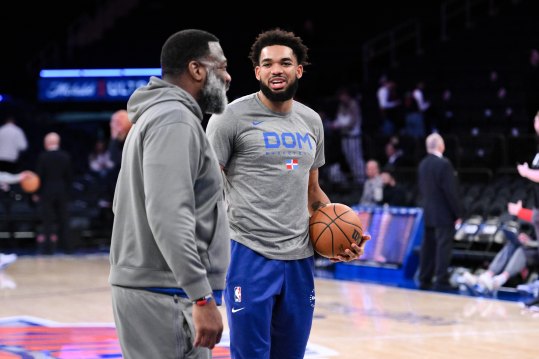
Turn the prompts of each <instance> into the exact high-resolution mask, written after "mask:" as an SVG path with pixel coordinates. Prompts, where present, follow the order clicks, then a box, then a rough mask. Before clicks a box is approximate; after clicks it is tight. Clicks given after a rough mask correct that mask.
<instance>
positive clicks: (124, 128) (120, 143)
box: [99, 110, 132, 225]
mask: <svg viewBox="0 0 539 359" xmlns="http://www.w3.org/2000/svg"><path fill="white" fill-rule="evenodd" d="M131 126H132V123H131V121H129V117H128V116H127V111H126V110H118V111H116V112H114V113H113V114H112V116H111V117H110V140H109V146H108V149H107V154H108V157H109V158H110V160H111V161H112V163H113V165H112V167H111V169H110V170H109V171H108V175H107V177H106V191H105V195H104V198H102V199H101V200H100V202H99V206H100V207H102V208H107V209H110V208H111V206H112V199H113V198H114V189H115V187H116V180H117V179H118V174H119V173H120V165H121V163H122V152H123V148H124V143H125V139H126V138H127V134H128V133H129V130H130V129H131ZM110 212H111V211H108V213H107V214H106V215H105V217H106V218H105V221H107V222H108V223H109V224H110V225H112V217H111V216H112V213H110Z"/></svg>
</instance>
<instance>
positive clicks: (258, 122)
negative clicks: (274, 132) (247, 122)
mask: <svg viewBox="0 0 539 359" xmlns="http://www.w3.org/2000/svg"><path fill="white" fill-rule="evenodd" d="M262 122H264V121H253V122H252V124H253V126H258V125H260V124H261V123H262Z"/></svg>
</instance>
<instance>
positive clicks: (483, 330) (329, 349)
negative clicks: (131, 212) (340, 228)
mask: <svg viewBox="0 0 539 359" xmlns="http://www.w3.org/2000/svg"><path fill="white" fill-rule="evenodd" d="M108 269H109V268H108V257H107V256H106V255H104V254H102V255H90V256H51V257H33V256H28V257H21V258H19V260H18V261H17V262H15V263H14V264H12V266H10V267H9V268H7V269H5V270H4V271H1V272H0V359H8V358H78V359H90V358H104V357H108V358H110V357H121V356H120V354H119V347H118V345H117V341H115V337H114V336H115V332H114V329H113V317H112V310H111V304H110V291H109V286H108V283H107V277H108ZM222 314H223V318H224V319H225V320H226V315H225V314H224V312H222ZM17 318H22V319H23V322H25V320H26V321H30V322H32V320H35V319H36V318H37V319H41V320H43V321H48V322H50V323H54V325H55V326H60V327H61V326H68V327H69V326H79V325H81V326H84V327H92V328H96V327H100V326H101V327H102V328H106V329H108V330H109V332H108V333H109V334H108V336H106V335H105V336H103V335H102V336H101V338H103V341H106V342H107V343H102V346H101V347H100V348H101V349H100V350H101V352H100V353H101V354H99V351H96V353H98V354H89V352H88V351H86V352H84V354H82V353H83V351H81V352H79V353H81V354H73V352H71V354H68V352H67V351H66V350H67V349H65V350H64V349H62V348H73V347H76V346H77V336H73V337H70V338H67V339H66V334H65V332H62V333H61V334H59V333H58V332H57V335H60V336H61V338H63V339H62V340H63V341H65V340H71V343H68V344H69V345H66V344H65V343H64V344H62V346H61V347H60V349H56V350H55V351H48V356H46V355H41V354H40V353H41V351H40V350H43V351H46V348H45V347H39V346H35V345H34V346H32V344H31V343H32V340H38V339H35V338H41V337H32V336H29V335H28V334H26V335H25V336H24V340H26V341H25V342H24V343H25V344H24V346H27V347H28V348H29V349H28V348H27V349H25V350H26V352H25V353H26V354H24V356H23V355H22V354H21V355H20V356H17V355H15V354H13V353H15V352H16V350H15V349H17V348H16V343H15V344H14V342H13V340H14V339H13V338H17V340H20V339H21V338H22V337H21V334H20V331H21V329H20V328H18V327H17V326H21V325H22V324H20V322H17V323H19V324H16V325H14V324H9V323H12V322H13V320H15V319H17ZM28 318H30V319H28ZM1 320H4V325H2V321H1ZM10 320H11V321H10ZM5 323H8V324H5ZM22 326H24V325H22ZM56 329H58V328H56ZM64 329H65V328H64ZM34 334H35V333H34ZM79 334H80V333H79ZM43 335H44V334H43ZM47 335H51V334H50V333H49V334H47ZM57 338H59V337H57ZM81 338H82V337H81ZM224 338H226V336H224ZM81 340H82V339H81ZM225 342H226V339H225ZM29 343H30V344H29ZM537 343H539V314H536V313H533V312H530V311H526V310H523V309H521V308H520V306H519V305H518V303H516V302H510V301H501V300H493V299H478V298H473V297H468V296H464V295H454V294H443V293H436V292H425V291H418V290H413V289H404V288H396V287H390V286H384V285H378V284H370V283H362V282H348V281H336V280H331V279H317V281H316V309H315V320H314V324H313V329H312V333H311V337H310V340H309V349H308V354H307V355H306V357H305V358H317V359H323V358H327V359H332V358H342V359H357V358H361V359H368V358H440V359H442V358H447V359H457V358H520V359H527V358H530V359H531V358H539V348H538V346H537ZM225 345H226V343H225ZM56 347H57V348H58V347H59V346H58V345H56ZM105 347H106V348H107V349H106V350H108V351H109V352H107V353H106V355H105V354H104V353H105V352H106V350H105V349H104V348H105ZM14 348H15V349H14ZM40 348H42V349H40ZM43 348H45V349H43ZM17 350H19V349H17ZM70 350H71V349H70ZM114 350H115V351H116V354H115V355H116V356H115V355H111V353H110V351H114ZM28 353H33V354H28ZM75 353H77V352H75ZM226 353H227V351H226V350H225V349H222V350H221V349H220V351H214V358H228V357H229V356H228V355H227V354H226ZM40 355H41V356H40Z"/></svg>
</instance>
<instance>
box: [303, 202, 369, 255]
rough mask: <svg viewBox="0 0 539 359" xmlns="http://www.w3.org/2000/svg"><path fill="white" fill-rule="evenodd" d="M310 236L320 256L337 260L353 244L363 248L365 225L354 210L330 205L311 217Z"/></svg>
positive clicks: (344, 206) (336, 204) (339, 204)
mask: <svg viewBox="0 0 539 359" xmlns="http://www.w3.org/2000/svg"><path fill="white" fill-rule="evenodd" d="M309 235H310V237H311V243H312V244H313V248H314V250H315V251H316V252H317V253H318V254H320V255H321V256H323V257H326V258H335V257H336V256H338V255H339V254H341V253H344V251H345V250H346V249H347V248H351V246H352V243H356V244H357V245H358V246H361V241H362V237H363V225H362V224H361V221H360V219H359V216H358V215H357V213H356V212H355V211H354V210H353V209H352V208H350V207H348V206H347V205H344V204H342V203H330V204H328V205H326V206H325V207H322V208H320V209H318V210H317V211H316V212H314V214H313V215H312V216H311V218H310V220H309Z"/></svg>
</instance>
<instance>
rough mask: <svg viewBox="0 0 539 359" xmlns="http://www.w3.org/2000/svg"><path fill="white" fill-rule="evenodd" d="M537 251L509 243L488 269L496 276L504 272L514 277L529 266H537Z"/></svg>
mask: <svg viewBox="0 0 539 359" xmlns="http://www.w3.org/2000/svg"><path fill="white" fill-rule="evenodd" d="M536 253H537V249H535V248H524V247H522V246H517V245H516V244H514V243H512V242H507V243H505V245H504V246H503V248H502V249H501V250H500V251H499V252H498V253H497V254H496V256H495V257H494V259H493V260H492V262H491V263H490V265H489V267H488V269H489V270H490V271H492V272H493V273H494V274H500V273H502V272H503V271H507V272H508V273H509V277H510V278H511V277H513V276H515V275H517V274H518V273H520V271H522V270H523V269H524V268H526V266H527V265H535V260H534V259H535V258H534V255H535V256H536Z"/></svg>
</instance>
